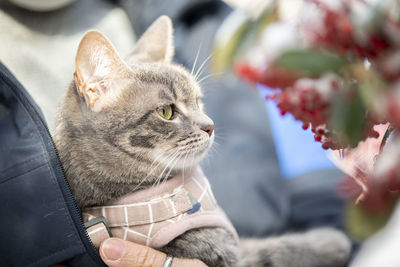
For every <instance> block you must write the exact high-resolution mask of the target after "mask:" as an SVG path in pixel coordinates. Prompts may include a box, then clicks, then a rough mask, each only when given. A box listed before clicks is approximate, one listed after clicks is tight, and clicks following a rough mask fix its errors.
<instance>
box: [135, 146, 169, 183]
mask: <svg viewBox="0 0 400 267" xmlns="http://www.w3.org/2000/svg"><path fill="white" fill-rule="evenodd" d="M172 154H173V153H171V154H170V155H172ZM162 156H164V153H162V152H161V153H160V154H159V155H158V156H157V157H156V158H155V159H154V160H153V162H152V163H151V165H150V167H149V169H150V172H149V173H148V174H147V175H146V177H144V178H143V179H142V180H141V181H140V182H139V184H138V185H137V186H135V188H134V189H133V191H136V189H138V188H139V187H140V186H141V185H142V184H143V182H144V181H146V180H147V178H148V177H149V176H150V174H151V173H153V171H154V170H155V169H156V168H157V167H158V166H159V165H160V164H161V162H162V161H159V162H158V164H157V165H156V166H155V167H154V168H152V166H153V165H154V163H155V162H156V161H157V160H158V159H159V158H161V157H162ZM133 164H134V163H132V165H133Z"/></svg>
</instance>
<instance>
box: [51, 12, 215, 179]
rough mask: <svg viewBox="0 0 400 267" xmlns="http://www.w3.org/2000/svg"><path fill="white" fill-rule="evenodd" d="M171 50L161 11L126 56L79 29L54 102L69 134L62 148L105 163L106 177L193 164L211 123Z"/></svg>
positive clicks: (207, 141)
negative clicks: (68, 72)
mask: <svg viewBox="0 0 400 267" xmlns="http://www.w3.org/2000/svg"><path fill="white" fill-rule="evenodd" d="M173 50H174V48H173V38H172V23H171V21H170V19H169V18H168V17H165V16H163V17H160V18H159V19H157V20H156V21H155V22H154V23H153V24H152V25H151V26H150V27H149V28H148V29H147V31H146V32H145V33H144V34H143V35H142V37H141V38H140V39H139V41H138V42H137V44H136V46H135V47H134V49H133V52H132V53H131V54H130V55H129V56H128V57H127V58H126V59H125V60H123V59H121V57H120V56H119V55H118V53H117V52H116V51H115V49H114V47H113V46H112V44H111V43H110V42H109V40H108V39H107V38H106V37H105V36H104V35H103V34H101V33H100V32H98V31H90V32H88V33H86V35H85V36H84V37H83V39H82V41H81V43H80V45H79V48H78V51H77V55H76V62H75V64H76V72H75V74H74V80H75V86H74V89H73V90H71V91H72V92H70V93H69V94H67V96H66V98H67V99H66V101H64V105H63V106H62V108H61V109H62V110H61V114H62V115H61V120H60V122H59V124H63V125H64V127H63V129H64V131H66V132H67V133H64V134H66V135H69V138H68V140H69V144H65V147H64V149H67V150H68V149H69V150H75V152H74V154H79V153H80V154H85V156H84V158H85V159H86V160H88V161H90V164H89V163H86V164H85V168H104V170H103V172H104V173H105V175H106V176H110V177H112V176H115V175H118V174H117V173H118V171H120V172H121V173H124V174H125V175H127V176H129V175H128V174H129V173H135V172H136V173H141V176H142V177H143V176H144V175H145V174H146V173H152V175H149V176H148V177H153V178H152V179H154V177H160V175H161V176H163V177H164V176H166V175H167V173H169V171H170V169H171V168H172V170H173V171H172V173H174V171H179V170H182V168H184V166H185V167H189V166H191V165H194V164H197V163H198V162H199V161H200V160H201V159H202V157H203V156H204V154H205V153H206V151H207V150H208V149H209V148H210V146H211V144H212V142H213V139H214V133H213V129H214V125H213V122H212V120H211V119H210V118H209V117H207V116H206V115H205V113H204V111H203V105H202V103H201V97H202V92H201V88H200V86H199V84H198V83H197V82H196V80H195V79H194V77H193V75H191V74H190V73H189V72H187V71H186V70H185V69H184V68H183V67H181V66H179V65H176V64H173V63H172V57H173V53H174V52H173ZM58 134H60V133H58ZM68 146H70V147H68ZM78 156H79V157H80V155H78ZM71 158H72V156H71ZM66 160H69V159H68V158H67V159H66ZM71 160H72V159H71ZM99 165H101V166H99ZM162 171H164V174H161V172H162ZM108 172H114V173H108ZM125 175H124V176H125ZM163 177H162V178H163ZM149 182H151V181H149Z"/></svg>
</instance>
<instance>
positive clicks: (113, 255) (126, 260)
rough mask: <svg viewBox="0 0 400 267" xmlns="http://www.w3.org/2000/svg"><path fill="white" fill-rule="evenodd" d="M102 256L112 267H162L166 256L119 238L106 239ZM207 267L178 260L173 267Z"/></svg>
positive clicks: (194, 262)
mask: <svg viewBox="0 0 400 267" xmlns="http://www.w3.org/2000/svg"><path fill="white" fill-rule="evenodd" d="M100 256H101V258H102V259H103V261H104V262H105V263H106V264H107V265H108V266H110V267H125V266H126V267H128V266H129V267H141V266H143V267H147V266H148V267H150V266H154V267H162V266H163V265H164V262H165V260H166V258H167V256H166V254H165V253H163V252H160V251H157V250H155V249H152V248H149V247H146V246H142V245H139V244H135V243H132V242H129V241H125V240H122V239H118V238H109V239H106V240H105V241H104V242H103V243H102V244H101V246H100ZM185 266H193V267H205V266H206V265H205V264H204V263H202V262H201V261H199V260H189V259H176V258H174V260H173V262H172V267H185Z"/></svg>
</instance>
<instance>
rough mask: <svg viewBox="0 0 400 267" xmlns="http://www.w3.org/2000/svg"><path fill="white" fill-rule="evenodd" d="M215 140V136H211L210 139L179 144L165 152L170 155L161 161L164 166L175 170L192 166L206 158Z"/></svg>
mask: <svg viewBox="0 0 400 267" xmlns="http://www.w3.org/2000/svg"><path fill="white" fill-rule="evenodd" d="M213 140H214V137H211V138H208V140H207V139H206V140H199V141H197V142H193V143H188V144H187V145H185V146H178V147H176V148H175V149H173V150H171V151H169V152H167V153H163V154H164V155H168V156H166V157H162V158H161V159H160V161H161V162H162V163H163V164H162V165H163V166H164V168H166V169H169V170H172V171H173V172H176V171H180V170H184V169H188V168H191V167H193V166H195V165H197V164H198V163H199V162H200V161H201V160H202V159H203V158H204V156H205V155H206V154H207V151H208V150H209V149H210V147H211V145H212V143H213Z"/></svg>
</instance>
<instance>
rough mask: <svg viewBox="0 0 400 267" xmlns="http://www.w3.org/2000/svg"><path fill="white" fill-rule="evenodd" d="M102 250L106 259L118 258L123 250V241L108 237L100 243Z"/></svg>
mask: <svg viewBox="0 0 400 267" xmlns="http://www.w3.org/2000/svg"><path fill="white" fill-rule="evenodd" d="M102 252H103V254H104V256H106V258H107V259H108V260H111V261H116V260H119V259H120V258H121V257H122V255H124V252H125V242H124V241H122V240H119V239H108V240H106V241H104V243H103V245H102Z"/></svg>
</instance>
